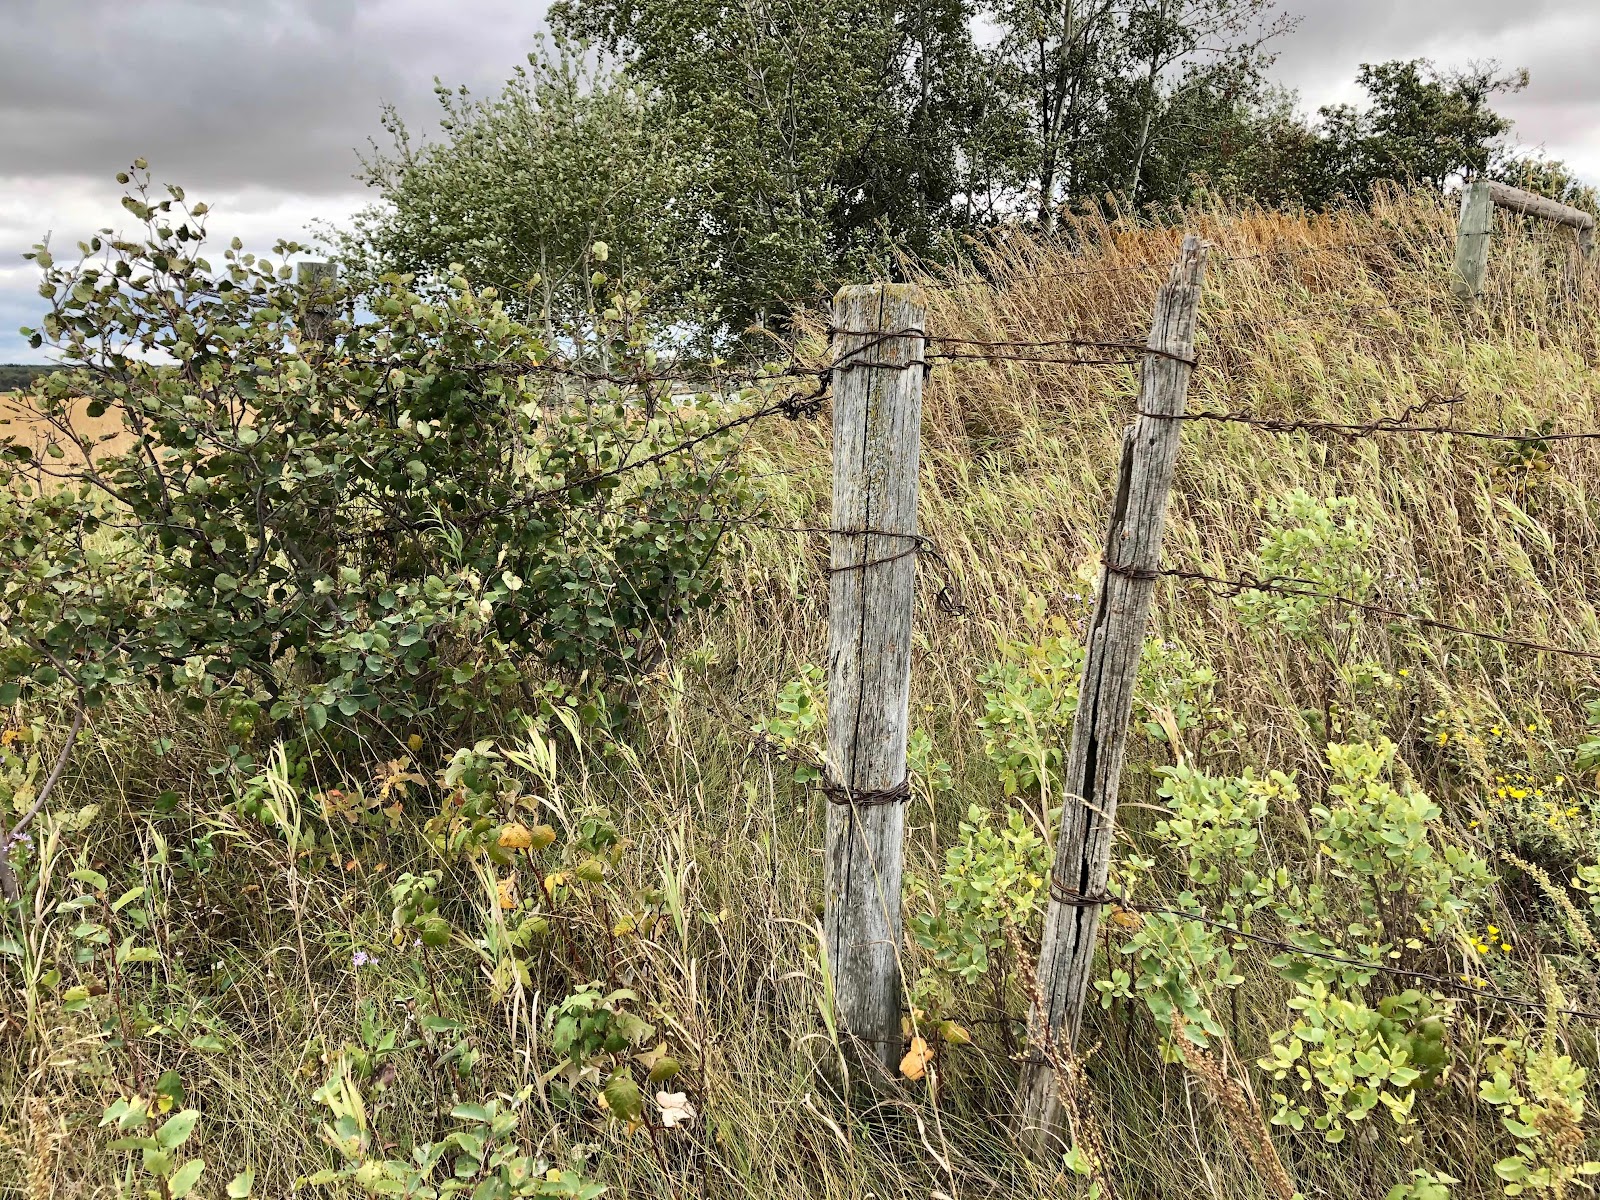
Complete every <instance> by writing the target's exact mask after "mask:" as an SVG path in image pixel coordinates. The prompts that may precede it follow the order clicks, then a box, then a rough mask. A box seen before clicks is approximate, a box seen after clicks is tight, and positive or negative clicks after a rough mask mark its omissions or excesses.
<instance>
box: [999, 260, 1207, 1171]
mask: <svg viewBox="0 0 1600 1200" xmlns="http://www.w3.org/2000/svg"><path fill="white" fill-rule="evenodd" d="M1206 250H1207V248H1206V246H1205V244H1204V243H1202V242H1201V241H1200V239H1199V238H1197V237H1192V236H1191V237H1186V238H1184V240H1183V251H1182V253H1181V255H1180V256H1179V258H1178V262H1177V265H1176V266H1175V267H1174V268H1173V271H1172V276H1171V278H1170V280H1169V281H1168V282H1167V284H1166V286H1165V287H1163V288H1162V289H1161V292H1160V295H1159V296H1158V297H1157V299H1156V308H1155V316H1154V319H1153V320H1152V322H1151V326H1150V341H1149V342H1148V343H1147V344H1148V347H1149V350H1150V353H1149V354H1147V355H1146V356H1145V360H1144V371H1143V377H1142V379H1141V383H1140V388H1139V410H1140V413H1141V414H1142V415H1141V416H1140V417H1139V420H1138V423H1137V424H1136V425H1135V426H1133V428H1131V429H1130V430H1129V431H1128V433H1127V435H1126V437H1125V439H1124V442H1123V452H1122V465H1121V471H1120V474H1119V477H1118V482H1117V492H1116V499H1115V501H1114V502H1113V505H1112V511H1111V521H1110V525H1109V527H1108V529H1107V531H1106V548H1105V571H1104V574H1103V575H1102V577H1101V582H1100V595H1099V597H1098V599H1097V600H1096V602H1095V609H1094V616H1093V618H1092V619H1091V621H1090V624H1089V634H1088V642H1087V645H1086V647H1085V655H1084V669H1083V683H1082V686H1081V689H1080V691H1079V696H1078V712H1077V716H1076V718H1075V720H1074V722H1073V726H1072V745H1071V748H1070V750H1069V752H1068V755H1067V760H1066V763H1065V765H1064V768H1063V773H1064V777H1063V781H1062V793H1061V794H1062V804H1063V806H1064V807H1063V810H1062V816H1061V830H1060V833H1059V835H1058V837H1057V841H1056V854H1055V865H1054V867H1053V874H1052V886H1051V889H1050V892H1051V900H1050V907H1049V909H1048V911H1047V912H1046V914H1045V923H1044V939H1043V943H1042V945H1041V948H1040V952H1039V964H1038V971H1037V982H1038V992H1037V995H1036V996H1035V999H1034V1003H1033V1006H1032V1009H1031V1011H1030V1013H1029V1018H1028V1034H1029V1040H1030V1045H1031V1053H1030V1056H1029V1058H1028V1060H1027V1062H1025V1063H1024V1064H1023V1068H1022V1077H1021V1081H1020V1086H1019V1089H1018V1097H1017V1115H1016V1132H1017V1137H1018V1140H1019V1142H1020V1143H1021V1145H1022V1148H1023V1149H1024V1151H1025V1152H1026V1153H1028V1154H1029V1155H1031V1156H1032V1157H1034V1158H1035V1159H1040V1160H1042V1159H1044V1158H1046V1157H1048V1156H1050V1155H1051V1154H1052V1153H1059V1152H1060V1151H1061V1150H1062V1149H1064V1148H1065V1144H1064V1142H1063V1141H1062V1140H1061V1138H1062V1130H1061V1106H1060V1099H1059V1096H1058V1093H1057V1090H1056V1088H1057V1080H1056V1076H1055V1071H1054V1069H1053V1063H1052V1061H1051V1060H1052V1059H1053V1058H1056V1057H1058V1056H1057V1054H1056V1048H1057V1047H1062V1046H1066V1047H1070V1046H1071V1044H1072V1042H1073V1040H1074V1039H1076V1037H1077V1035H1078V1024H1079V1021H1080V1020H1081V1018H1082V1015H1083V1006H1084V1000H1085V997H1086V996H1087V994H1088V990H1089V981H1090V973H1091V969H1092V967H1093V965H1094V954H1095V930H1096V928H1097V927H1098V925H1099V920H1100V901H1099V900H1098V899H1097V898H1098V897H1101V896H1103V895H1104V894H1105V889H1106V880H1107V877H1108V874H1109V871H1110V865H1111V837H1112V832H1113V829H1114V827H1115V822H1116V816H1117V785H1118V781H1119V778H1120V776H1121V774H1122V758H1123V751H1124V749H1125V748H1126V746H1127V737H1128V724H1129V720H1130V718H1131V716H1132V712H1133V689H1134V682H1135V679H1136V677H1137V675H1138V672H1139V656H1140V653H1141V651H1142V650H1143V649H1144V639H1145V631H1146V626H1147V624H1148V622H1149V616H1150V600H1151V596H1152V594H1153V593H1154V591H1155V581H1156V574H1155V572H1156V570H1157V569H1158V567H1159V565H1160V561H1161V536H1162V531H1163V528H1164V526H1165V523H1166V516H1167V495H1168V493H1169V492H1170V491H1171V489H1172V475H1173V469H1174V465H1175V463H1176V460H1177V455H1178V444H1179V441H1180V439H1181V436H1182V425H1183V422H1182V421H1178V420H1173V419H1171V418H1173V417H1180V416H1182V415H1183V412H1184V405H1185V404H1186V402H1187V399H1188V392H1189V376H1190V374H1191V373H1192V367H1191V365H1190V360H1192V359H1193V357H1194V337H1195V320H1196V315H1197V313H1198V311H1199V307H1200V293H1201V289H1202V287H1203V285H1204V282H1205V264H1206Z"/></svg>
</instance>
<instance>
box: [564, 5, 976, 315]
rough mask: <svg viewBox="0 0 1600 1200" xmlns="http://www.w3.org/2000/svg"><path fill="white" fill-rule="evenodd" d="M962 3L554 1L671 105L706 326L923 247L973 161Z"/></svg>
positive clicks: (568, 23)
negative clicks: (968, 147) (694, 227)
mask: <svg viewBox="0 0 1600 1200" xmlns="http://www.w3.org/2000/svg"><path fill="white" fill-rule="evenodd" d="M970 17H971V11H970V9H969V8H968V5H967V0H935V2H934V3H932V4H926V3H924V4H906V3H903V2H902V0H820V2H819V0H757V2H756V3H754V4H742V3H741V4H733V3H729V2H728V0H670V2H669V0H562V2H561V3H558V4H556V5H555V6H554V7H553V8H552V9H551V20H552V22H553V23H554V24H555V26H556V27H557V28H558V29H561V30H563V31H566V32H568V33H570V34H574V35H581V36H584V37H591V38H593V39H595V40H596V41H597V42H599V43H600V44H601V45H602V46H604V47H605V48H606V49H608V50H611V51H614V52H615V53H617V54H618V55H620V56H621V57H622V59H623V60H624V61H625V62H626V63H627V64H628V71H629V73H630V74H631V75H633V76H634V77H636V78H637V79H639V80H640V81H641V82H642V83H644V84H646V85H647V86H649V87H650V88H651V89H653V91H654V93H655V94H656V95H658V96H659V97H660V98H661V101H662V103H663V104H664V105H666V106H667V108H668V109H669V110H670V113H671V118H672V121H673V127H674V129H675V131H676V134H677V136H678V138H679V140H680V144H681V145H684V146H686V147H692V148H693V149H692V151H691V153H693V154H694V155H695V161H694V165H693V170H694V172H695V179H696V182H695V185H694V186H693V187H692V188H691V191H690V193H689V196H690V198H689V199H687V200H686V201H685V203H686V204H688V205H689V206H690V207H692V208H693V210H694V211H695V213H696V215H697V216H698V218H699V221H700V232H701V240H700V242H699V245H700V246H702V247H703V253H704V256H705V257H704V260H703V261H702V263H701V270H702V272H703V278H704V279H705V280H706V284H705V286H706V290H707V292H708V293H709V294H711V295H712V296H713V297H714V304H713V306H712V309H713V312H712V318H713V324H714V325H715V326H716V327H718V328H720V329H722V330H724V331H731V332H733V333H736V334H737V333H739V332H741V331H742V330H743V329H744V328H745V327H746V326H749V325H752V324H762V323H766V322H769V321H771V320H773V319H776V318H779V317H781V314H782V313H783V312H784V310H785V309H786V307H787V306H788V305H789V304H791V303H795V302H799V303H806V302H810V301H812V300H814V299H815V298H817V297H818V296H819V295H821V294H823V293H824V292H825V291H826V290H827V289H828V288H829V286H830V285H831V284H833V283H834V282H835V281H837V280H838V279H839V278H840V277H841V276H842V275H845V274H848V273H852V272H855V271H859V270H863V269H865V266H864V264H868V263H872V264H875V265H876V266H878V267H879V268H884V267H886V266H887V265H890V264H891V260H892V258H893V256H894V255H896V254H899V253H905V252H909V253H912V254H918V255H922V254H928V253H932V252H936V251H937V249H938V248H939V243H940V240H941V238H943V237H944V236H945V234H946V233H947V231H949V230H950V229H951V227H952V226H953V225H956V224H959V223H960V221H961V220H962V219H963V218H964V217H965V216H968V215H970V213H971V212H972V211H973V210H974V209H975V208H981V203H980V204H978V205H972V204H968V203H967V202H966V199H965V196H966V192H967V190H968V189H969V187H970V185H971V183H972V180H973V179H974V178H978V179H981V178H982V176H983V173H984V171H985V170H986V169H987V165H988V158H987V156H986V155H985V154H983V153H982V152H978V153H966V152H964V148H963V146H962V144H961V143H962V138H963V136H964V134H966V133H967V132H968V131H970V130H974V129H979V130H981V129H983V128H985V127H986V115H987V110H986V107H985V100H984V96H983V93H982V88H981V86H980V85H981V82H982V80H981V69H980V67H981V64H980V62H979V60H978V58H977V55H976V51H975V49H974V46H973V42H972V36H971V31H970V27H969V26H970Z"/></svg>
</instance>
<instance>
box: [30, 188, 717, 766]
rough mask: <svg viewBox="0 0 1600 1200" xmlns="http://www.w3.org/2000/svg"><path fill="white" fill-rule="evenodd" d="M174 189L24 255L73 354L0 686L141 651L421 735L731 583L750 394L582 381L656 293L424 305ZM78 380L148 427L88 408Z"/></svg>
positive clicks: (630, 648) (88, 687)
mask: <svg viewBox="0 0 1600 1200" xmlns="http://www.w3.org/2000/svg"><path fill="white" fill-rule="evenodd" d="M169 192H170V195H169V196H168V197H165V198H162V199H159V200H156V199H153V198H152V197H151V195H150V189H149V185H148V182H147V180H146V179H145V178H144V177H142V176H141V178H140V179H139V180H138V181H137V184H136V186H135V187H134V188H133V189H131V191H130V194H129V195H128V196H127V197H126V198H125V200H124V204H125V206H126V207H127V208H128V209H129V211H130V212H131V213H132V214H133V215H134V217H135V218H136V219H137V220H139V221H141V222H142V223H143V225H144V236H143V239H142V240H140V241H125V240H106V239H102V238H99V237H97V238H95V239H94V240H93V241H92V242H90V243H88V244H87V245H85V246H84V247H83V250H84V254H83V258H82V259H81V260H80V261H78V262H76V263H74V264H72V265H67V266H64V265H58V264H57V263H56V261H55V260H54V258H53V256H52V254H51V252H50V251H49V250H48V249H47V248H45V247H43V246H41V247H38V248H37V249H36V250H35V252H34V254H33V256H32V257H33V258H34V259H35V261H36V262H37V263H38V264H39V265H40V266H41V268H42V269H43V272H44V277H43V284H42V287H41V292H42V293H43V294H44V296H45V297H46V298H47V300H48V301H49V303H50V311H49V312H48V313H47V315H46V316H45V319H44V322H43V325H42V327H41V329H40V330H39V331H37V332H35V333H34V334H33V341H34V343H35V344H36V345H37V344H43V343H48V344H49V345H50V346H51V347H52V349H53V350H54V351H55V352H56V353H57V354H58V355H59V357H60V358H61V359H62V361H63V362H64V363H66V364H68V365H69V366H70V367H72V368H73V369H71V370H69V371H63V372H59V373H56V374H53V375H51V376H49V377H47V378H46V379H44V380H43V381H41V383H40V385H39V386H38V388H37V390H36V391H35V393H34V394H33V396H32V397H31V403H32V405H33V407H34V409H35V410H36V412H35V415H36V417H37V419H38V421H39V422H40V423H42V424H43V425H45V426H48V427H49V428H50V429H51V430H52V438H51V441H50V444H49V446H48V448H47V450H46V451H45V453H44V454H43V455H35V454H34V452H33V451H32V450H31V449H30V448H29V447H28V446H26V445H24V444H22V443H19V442H16V441H14V440H13V441H8V442H6V443H4V455H5V458H6V460H7V461H9V463H10V464H11V466H12V468H13V470H12V472H11V474H10V479H11V484H12V486H11V487H10V488H9V489H8V490H7V491H6V492H5V493H4V495H3V496H0V576H3V583H0V630H3V632H0V703H10V702H12V701H14V700H16V699H17V698H18V696H19V695H22V694H29V695H37V694H40V693H47V694H48V693H53V692H56V691H59V690H61V689H66V690H67V691H69V692H72V693H76V694H79V695H81V697H82V699H83V701H84V702H86V703H88V704H91V705H93V704H97V703H99V702H101V701H102V700H103V699H104V697H105V696H106V694H107V692H108V691H109V690H110V689H111V688H114V687H116V686H117V685H118V684H119V683H121V682H123V681H125V680H128V679H132V678H144V679H148V680H150V681H151V682H152V683H154V684H156V685H158V686H160V687H163V688H166V689H172V690H177V691H179V692H181V693H182V694H183V695H184V696H185V697H186V698H187V699H188V700H189V701H190V702H191V703H193V704H194V705H196V706H199V705H202V704H205V703H206V702H208V701H212V702H222V703H224V704H225V705H226V706H227V707H228V712H229V713H230V715H232V716H233V717H235V718H237V721H236V728H238V729H243V730H245V731H248V730H249V729H250V728H251V727H252V726H253V725H254V724H255V723H256V722H257V721H258V720H259V718H261V717H265V718H266V719H268V720H270V721H272V722H275V723H277V724H278V725H279V726H280V727H281V728H284V729H287V730H293V731H294V732H296V733H300V732H309V733H312V734H319V735H322V736H323V737H324V738H335V737H337V736H340V735H344V736H345V737H347V738H348V739H352V740H353V739H355V738H357V737H371V736H378V737H386V738H389V739H390V740H394V739H396V738H399V739H403V738H404V737H405V731H407V730H408V729H410V728H411V727H412V726H413V725H414V724H416V723H419V722H435V723H438V724H441V725H443V726H447V727H455V726H459V725H461V724H463V723H465V722H468V721H470V719H471V718H473V717H474V716H475V715H477V714H479V713H482V712H484V711H486V710H487V709H488V708H489V707H490V706H493V705H501V706H512V707H514V706H516V705H517V704H519V703H520V704H523V705H528V704H533V705H537V703H538V702H539V700H540V696H539V694H538V692H537V689H534V690H533V692H532V693H531V694H530V692H529V690H528V688H527V687H526V685H525V684H524V680H523V668H524V667H525V666H527V665H529V664H541V663H543V664H548V665H549V666H551V667H553V668H558V669H561V670H565V671H567V672H569V673H576V672H581V671H591V672H593V671H601V672H604V671H610V670H616V669H619V668H622V667H624V666H626V665H627V664H629V663H631V662H633V661H635V660H637V659H638V658H639V657H640V656H641V655H642V654H644V653H646V652H647V647H649V646H651V645H653V644H656V643H658V642H659V640H660V638H661V637H662V636H663V634H664V632H665V631H666V630H667V629H668V628H669V627H670V625H671V623H672V621H673V620H674V618H676V617H678V616H680V615H681V614H683V613H686V612H689V611H691V610H693V609H695V608H697V607H701V606H704V605H706V604H708V603H709V602H710V600H711V597H712V593H713V590H714V587H715V580H716V573H715V571H714V570H713V569H712V559H713V556H714V554H715V551H716V549H717V546H718V544H719V541H720V538H721V536H722V533H723V528H722V526H721V525H720V524H719V523H718V522H717V521H716V520H715V519H714V515H715V514H716V513H717V512H720V511H723V510H725V509H727V508H728V507H730V506H734V505H737V504H738V503H739V502H740V501H741V499H742V498H743V496H744V485H743V484H742V483H741V482H740V476H739V473H738V471H737V470H736V469H734V468H733V467H732V466H731V464H730V463H729V462H728V461H727V457H726V455H725V454H724V453H721V452H720V451H721V450H722V449H724V448H725V444H726V439H724V438H721V437H719V436H717V435H716V433H715V431H716V429H717V428H718V422H719V421H720V420H721V419H722V418H723V417H724V416H725V415H726V414H727V413H728V412H729V411H730V405H737V403H738V401H737V399H733V400H730V399H729V398H727V397H719V398H713V397H711V396H708V395H702V396H698V397H694V398H692V399H691V398H683V397H672V396H669V395H668V394H666V391H665V385H660V386H657V385H640V386H637V387H635V386H633V385H626V386H622V385H618V384H615V383H612V382H608V381H605V380H595V379H591V378H588V377H587V374H588V373H590V372H595V371H601V372H603V373H605V375H606V377H607V379H620V378H626V377H627V373H628V372H629V371H632V370H633V369H634V367H635V366H638V367H639V368H641V369H642V368H646V367H647V366H648V365H649V364H650V363H652V362H653V355H652V354H651V353H650V352H649V351H648V350H647V349H646V348H645V347H644V346H643V345H642V343H641V339H642V337H643V332H642V330H643V326H642V324H641V323H640V321H639V314H640V310H641V306H642V299H641V297H640V296H639V295H638V294H637V293H632V292H629V291H628V290H627V289H626V287H625V286H617V285H614V284H611V283H610V282H609V281H607V280H606V279H605V278H604V276H603V275H597V277H596V279H595V287H596V289H597V290H599V291H601V292H602V293H605V292H606V291H607V290H608V289H609V290H610V294H609V295H608V297H607V299H606V301H605V302H606V303H608V304H609V307H608V308H607V309H606V310H605V311H604V312H603V313H601V314H599V315H597V316H596V318H595V321H596V324H595V326H594V329H593V330H592V331H574V332H573V334H572V337H571V338H563V339H559V340H560V341H561V343H562V344H561V345H557V344H552V343H551V341H550V340H549V338H548V337H547V336H546V334H545V333H544V332H543V331H537V330H534V329H532V328H529V327H528V326H525V325H523V324H520V323H519V322H517V321H515V320H513V319H512V318H511V317H510V316H509V315H508V314H507V312H506V310H505V309H504V308H503V307H502V305H501V303H500V301H499V299H498V298H497V297H496V296H495V294H494V292H493V290H492V289H485V290H484V291H482V292H477V291H474V290H473V289H472V287H471V286H470V285H469V284H468V283H467V281H466V280H465V279H462V278H460V277H459V276H457V277H455V278H452V279H451V280H449V281H448V286H447V287H445V288H444V289H443V290H442V292H441V294H440V295H439V296H438V297H437V298H436V299H434V300H431V301H430V300H424V299H423V297H422V295H421V294H419V292H418V291H416V290H414V289H413V287H412V281H411V280H410V279H409V278H408V277H405V276H389V277H386V278H385V279H384V280H383V282H382V286H381V289H380V290H379V291H378V292H376V293H375V294H372V295H367V296H363V297H355V296H351V295H347V294H344V293H342V292H340V291H338V290H337V289H331V290H330V289H328V288H327V287H326V286H324V285H317V284H314V283H311V282H307V283H299V282H295V281H294V280H293V279H291V277H290V275H291V273H290V269H289V267H288V266H287V265H281V264H275V263H272V262H269V261H268V260H265V259H260V258H256V257H255V256H254V255H251V254H248V253H244V252H243V251H242V250H241V249H240V248H239V246H238V245H237V244H235V245H234V246H233V247H232V248H230V249H227V250H225V251H224V253H223V262H222V264H221V266H220V268H216V269H214V268H213V266H212V264H211V263H210V262H208V261H207V260H206V259H205V258H204V257H202V248H203V239H204V236H205V234H204V215H205V206H204V205H201V204H195V205H188V204H186V203H185V201H184V198H183V192H182V190H181V189H179V188H175V187H174V188H170V189H169ZM278 249H279V252H280V253H283V254H287V253H289V252H291V251H293V250H295V249H297V247H294V246H292V245H288V244H282V243H280V245H279V247H278ZM357 303H359V304H361V305H364V306H366V307H367V308H368V309H370V317H371V319H365V318H364V319H361V320H352V319H346V317H344V316H342V315H340V314H341V313H343V312H344V311H346V310H348V309H350V308H351V307H352V306H354V305H356V304H357ZM563 350H566V351H568V353H567V354H566V355H565V356H563V354H562V353H561V352H562V351H563ZM575 353H576V354H577V356H578V357H577V361H578V367H577V368H574V369H576V370H577V371H578V374H576V375H575V374H573V371H572V370H569V369H568V367H567V366H564V365H563V364H564V363H568V362H569V360H572V359H573V357H574V354H575ZM85 399H86V401H87V403H86V407H85V409H84V411H86V412H87V414H88V416H89V417H91V418H100V417H103V416H105V415H107V414H113V415H115V416H117V417H119V418H120V420H121V423H122V425H123V426H124V427H125V428H126V430H128V431H130V432H131V433H133V434H134V435H135V440H134V441H133V443H132V444H131V445H124V444H118V443H114V442H111V441H110V440H109V439H110V437H111V435H109V434H107V435H103V436H102V437H99V438H97V437H96V436H94V435H91V434H89V433H86V432H84V431H83V430H82V429H81V428H80V426H79V423H78V421H77V418H76V417H75V416H74V413H75V411H76V407H75V406H76V405H78V404H80V403H82V402H83V401H84V400H85ZM690 438H699V439H704V440H703V441H702V442H700V443H698V450H699V453H697V454H694V455H689V454H676V453H672V450H673V448H674V447H676V446H677V445H679V444H680V443H682V442H683V441H685V440H686V439H690ZM635 464H643V465H637V466H636V465H635Z"/></svg>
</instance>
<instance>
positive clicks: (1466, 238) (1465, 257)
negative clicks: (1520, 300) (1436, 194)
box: [1451, 179, 1494, 300]
mask: <svg viewBox="0 0 1600 1200" xmlns="http://www.w3.org/2000/svg"><path fill="white" fill-rule="evenodd" d="M1493 235H1494V199H1493V196H1492V194H1491V192H1490V190H1489V181H1488V180H1487V179H1478V180H1475V181H1473V182H1472V183H1469V184H1468V185H1467V186H1466V187H1465V188H1463V189H1462V192H1461V228H1460V231H1459V232H1458V233H1457V234H1456V265H1455V274H1454V278H1453V279H1452V280H1451V286H1452V288H1453V290H1454V291H1455V294H1456V298H1457V299H1459V300H1471V299H1473V298H1475V297H1476V296H1477V295H1478V294H1479V293H1480V292H1482V291H1483V277H1484V275H1485V274H1486V273H1487V272H1488V270H1489V242H1490V239H1491V238H1492V237H1493Z"/></svg>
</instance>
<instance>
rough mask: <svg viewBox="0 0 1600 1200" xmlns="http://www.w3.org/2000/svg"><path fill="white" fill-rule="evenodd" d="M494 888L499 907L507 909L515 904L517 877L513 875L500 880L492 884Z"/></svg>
mask: <svg viewBox="0 0 1600 1200" xmlns="http://www.w3.org/2000/svg"><path fill="white" fill-rule="evenodd" d="M494 888H495V892H496V893H497V895H498V896H499V900H500V907H501V908H503V909H507V910H509V909H513V908H515V907H516V906H517V877H516V876H515V875H513V876H511V877H510V878H509V879H502V880H500V881H499V882H497V883H496V884H495V885H494Z"/></svg>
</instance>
